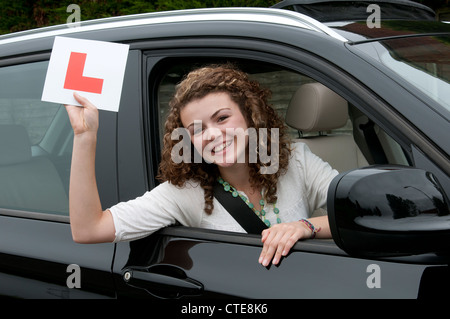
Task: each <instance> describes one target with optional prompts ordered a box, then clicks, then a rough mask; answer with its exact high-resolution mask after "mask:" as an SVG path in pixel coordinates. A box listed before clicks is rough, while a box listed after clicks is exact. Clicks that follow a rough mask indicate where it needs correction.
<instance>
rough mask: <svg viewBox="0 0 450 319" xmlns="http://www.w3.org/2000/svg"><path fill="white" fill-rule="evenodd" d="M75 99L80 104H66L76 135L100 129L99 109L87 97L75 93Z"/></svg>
mask: <svg viewBox="0 0 450 319" xmlns="http://www.w3.org/2000/svg"><path fill="white" fill-rule="evenodd" d="M73 96H74V98H75V100H76V101H77V102H78V103H80V104H81V107H80V106H74V105H64V106H65V107H66V110H67V114H68V115H69V120H70V124H71V125H72V128H73V130H74V133H75V134H76V135H78V134H82V133H85V132H88V131H92V132H97V129H98V110H97V108H96V107H95V105H93V104H92V103H91V102H90V101H89V100H88V99H87V98H85V97H83V96H81V95H79V94H78V93H76V92H75V93H74V94H73Z"/></svg>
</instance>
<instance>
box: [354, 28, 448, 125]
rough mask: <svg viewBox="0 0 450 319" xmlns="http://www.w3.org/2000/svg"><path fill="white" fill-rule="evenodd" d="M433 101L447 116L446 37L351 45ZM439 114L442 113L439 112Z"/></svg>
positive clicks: (401, 39) (392, 39) (422, 37)
mask: <svg viewBox="0 0 450 319" xmlns="http://www.w3.org/2000/svg"><path fill="white" fill-rule="evenodd" d="M355 47H357V48H358V49H360V50H362V51H365V52H366V53H368V54H369V55H371V56H372V57H375V58H377V59H378V60H379V61H380V62H382V63H383V64H384V65H385V66H387V67H389V68H390V69H391V70H393V71H394V72H396V73H397V74H398V75H400V76H401V77H402V78H404V79H405V80H407V81H408V82H410V83H412V84H413V85H414V86H416V87H417V88H418V89H420V90H421V91H422V92H424V93H425V94H427V95H428V96H429V97H431V98H432V99H434V100H435V101H437V102H438V103H439V104H440V105H441V106H442V107H443V108H444V109H445V110H446V112H444V113H446V114H445V116H446V117H447V118H449V117H450V36H449V35H437V36H412V37H399V38H390V39H385V40H380V41H373V42H367V43H364V42H362V43H359V44H357V45H355ZM441 111H442V110H441Z"/></svg>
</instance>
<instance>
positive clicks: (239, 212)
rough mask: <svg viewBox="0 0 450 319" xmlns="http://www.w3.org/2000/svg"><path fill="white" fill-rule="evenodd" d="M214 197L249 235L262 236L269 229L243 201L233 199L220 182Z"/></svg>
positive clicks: (216, 185)
mask: <svg viewBox="0 0 450 319" xmlns="http://www.w3.org/2000/svg"><path fill="white" fill-rule="evenodd" d="M214 197H215V198H216V199H217V200H218V201H219V202H220V203H221V204H222V206H223V207H225V209H226V210H227V211H228V213H229V214H230V215H231V216H232V217H233V218H234V219H235V220H236V221H237V222H238V223H239V225H241V226H242V228H244V229H245V231H246V232H247V233H249V234H257V235H261V232H262V231H263V230H264V229H267V225H266V224H265V223H264V222H263V221H262V220H261V219H260V218H259V217H258V216H256V214H255V212H254V211H253V210H252V209H251V208H250V207H248V205H247V204H246V203H245V202H244V201H243V200H241V199H240V198H239V197H233V196H232V195H231V193H230V192H227V191H226V190H224V189H223V186H222V185H221V184H220V183H219V182H216V183H215V184H214Z"/></svg>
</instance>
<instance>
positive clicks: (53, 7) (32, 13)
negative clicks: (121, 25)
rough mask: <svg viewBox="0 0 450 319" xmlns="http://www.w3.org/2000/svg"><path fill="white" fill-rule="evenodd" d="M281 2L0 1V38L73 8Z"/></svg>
mask: <svg viewBox="0 0 450 319" xmlns="http://www.w3.org/2000/svg"><path fill="white" fill-rule="evenodd" d="M277 2H279V1H278V0H206V1H203V0H202V1H200V0H187V1H185V0H148V1H145V0H66V1H55V0H34V1H31V0H0V34H5V33H10V32H17V31H22V30H27V29H34V28H39V27H43V26H49V25H55V24H64V23H66V21H67V18H68V17H69V15H70V14H71V13H72V12H69V13H68V12H66V10H67V6H68V5H69V4H72V3H74V4H77V5H79V6H80V8H81V20H82V21H83V20H92V19H99V18H105V17H112V16H121V15H128V14H135V13H143V12H154V11H164V10H178V9H190V8H209V7H225V6H227V7H238V6H245V7H270V6H271V5H273V4H275V3H277ZM416 2H420V3H423V4H425V5H428V6H429V7H432V8H433V9H435V10H439V9H442V8H447V10H448V6H449V0H416Z"/></svg>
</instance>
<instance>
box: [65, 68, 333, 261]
mask: <svg viewBox="0 0 450 319" xmlns="http://www.w3.org/2000/svg"><path fill="white" fill-rule="evenodd" d="M268 97H269V92H268V91H266V90H264V89H262V88H261V87H260V86H259V84H258V83H257V82H255V81H251V80H250V79H249V78H248V76H247V75H246V74H245V73H243V72H241V71H240V70H237V69H235V68H234V67H231V66H228V65H213V66H208V67H203V68H200V69H197V70H194V71H192V72H190V73H189V74H188V75H187V76H186V77H185V79H184V80H183V81H182V82H181V83H180V84H179V85H178V86H177V89H176V92H175V95H174V97H173V99H172V100H171V102H170V112H169V115H168V118H167V121H166V124H165V136H164V146H163V152H162V159H161V165H160V174H159V178H160V179H161V181H162V183H161V184H160V185H159V186H157V187H155V188H154V189H152V190H151V191H149V192H146V193H145V194H143V195H142V196H141V197H138V198H136V199H134V200H131V201H128V202H122V203H118V204H117V205H115V206H113V207H111V208H109V209H107V210H105V211H102V208H101V207H102V206H101V204H100V200H99V196H98V190H97V185H96V180H95V170H94V166H95V149H96V137H97V129H98V111H97V109H96V107H95V106H94V105H92V104H91V103H90V102H89V101H88V100H87V99H85V98H83V97H81V96H80V95H78V94H75V98H76V100H77V101H78V102H79V103H80V104H81V105H82V106H83V107H76V106H71V105H66V109H67V112H68V114H69V118H70V122H71V124H72V127H73V130H74V145H73V154H72V168H71V177H70V194H69V202H70V222H71V228H72V236H73V238H74V240H75V241H76V242H80V243H96V242H112V241H124V240H133V239H138V238H141V237H144V236H147V235H149V234H151V233H152V232H154V231H156V230H158V229H160V228H162V227H165V226H168V225H171V224H174V223H175V222H179V223H181V224H183V225H186V226H195V227H204V228H210V229H220V230H228V231H236V232H245V231H244V229H243V228H242V227H241V226H240V225H239V223H237V222H236V221H235V220H234V218H233V217H232V216H231V215H230V214H229V213H228V212H227V211H226V210H225V208H224V207H223V206H222V205H221V204H220V203H219V202H218V201H217V200H216V199H215V198H214V193H213V186H214V183H216V182H217V181H218V180H219V181H220V183H222V185H223V187H224V189H225V190H227V191H230V200H236V199H239V200H243V201H245V202H246V203H247V205H249V206H250V207H251V208H252V209H253V211H254V212H255V214H257V215H258V216H260V218H261V219H262V220H263V221H264V222H265V223H266V224H267V225H268V226H269V228H267V229H266V230H264V231H263V232H262V234H261V236H262V237H261V240H262V242H263V249H262V252H261V255H260V257H259V263H261V264H262V265H264V266H267V265H268V264H269V263H270V262H272V263H273V264H278V263H279V261H280V259H281V257H282V256H285V255H287V254H288V252H289V250H290V249H291V248H292V246H293V245H294V244H295V243H296V242H297V241H298V240H300V239H304V238H311V237H314V236H316V237H320V238H330V237H331V234H330V230H329V225H328V219H327V217H326V216H322V217H316V218H309V217H310V215H311V214H312V212H313V211H314V210H315V209H316V208H319V207H322V206H324V205H325V203H326V194H327V189H328V185H329V183H330V182H331V180H332V178H333V177H334V176H335V175H336V174H337V172H336V171H335V170H333V169H332V168H331V167H330V166H329V165H328V164H327V163H325V162H324V161H322V160H321V159H320V158H318V157H317V156H315V155H314V154H312V153H311V152H310V151H309V149H308V148H307V147H306V146H305V145H304V144H301V143H298V144H294V145H291V144H290V142H289V139H288V137H287V135H286V130H285V126H284V124H283V122H282V121H281V120H280V119H279V117H278V116H277V114H276V113H275V111H274V110H273V109H272V107H270V105H269V104H268ZM180 129H181V133H182V134H180ZM176 132H178V134H174V133H176ZM273 133H277V134H273ZM263 135H264V136H263ZM180 136H184V137H185V138H186V137H187V138H188V140H189V141H190V143H189V144H188V145H189V147H187V148H186V147H180V145H181V146H183V145H184V146H185V145H186V144H182V142H181V141H180ZM262 137H264V138H262ZM185 141H186V140H184V142H185ZM180 143H181V144H180ZM191 143H192V144H191ZM191 145H192V146H193V147H192V148H193V150H192V152H190V151H191V147H190V146H191ZM181 153H183V154H181ZM268 154H270V158H268ZM272 155H275V156H272ZM232 192H234V196H236V195H239V196H236V198H234V199H233V195H231V193H232ZM308 218H309V219H308Z"/></svg>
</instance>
